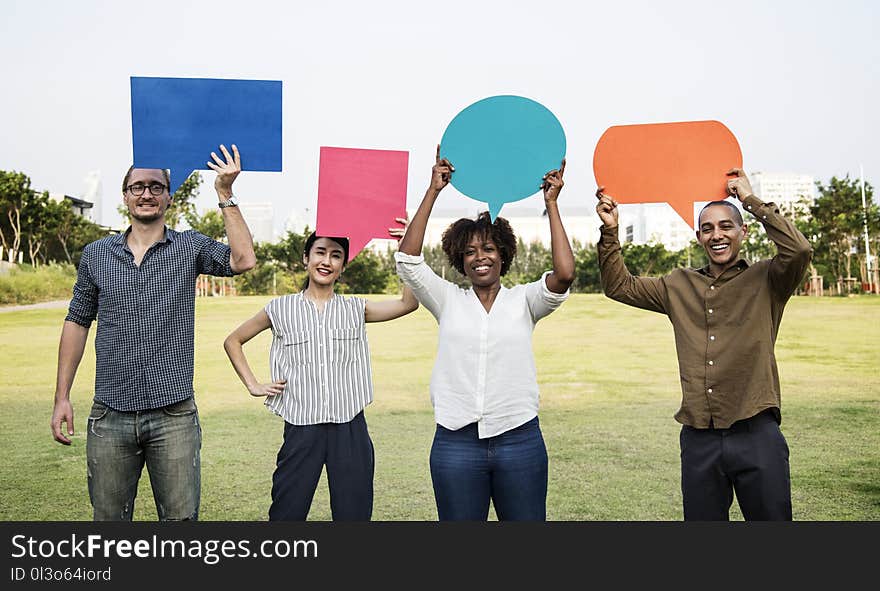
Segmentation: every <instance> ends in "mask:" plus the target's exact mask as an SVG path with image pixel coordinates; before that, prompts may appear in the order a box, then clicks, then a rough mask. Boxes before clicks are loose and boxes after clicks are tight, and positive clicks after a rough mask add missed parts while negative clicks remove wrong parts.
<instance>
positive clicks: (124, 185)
mask: <svg viewBox="0 0 880 591" xmlns="http://www.w3.org/2000/svg"><path fill="white" fill-rule="evenodd" d="M132 170H134V164H132V165H131V166H129V167H128V172H126V173H125V178H124V179H122V192H123V193H125V190H126V189H127V188H128V177H130V176H131V171H132ZM161 170H162V174H163V175H164V176H165V186H166V187H167V188H168V194H169V195H170V194H171V172H170V171H169V170H168V169H167V168H163V169H161Z"/></svg>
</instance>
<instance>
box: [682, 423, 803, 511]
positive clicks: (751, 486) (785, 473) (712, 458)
mask: <svg viewBox="0 0 880 591" xmlns="http://www.w3.org/2000/svg"><path fill="white" fill-rule="evenodd" d="M680 441H681V492H682V496H683V500H684V518H685V520H686V521H690V520H695V521H696V520H702V521H710V520H713V521H719V520H720V521H726V520H728V519H729V518H730V516H729V510H730V505H731V503H732V502H733V493H734V491H735V492H736V499H737V501H738V502H739V507H740V509H741V510H742V514H743V517H745V519H747V520H762V521H790V520H791V479H790V477H789V465H788V444H787V443H786V442H785V437H784V436H783V435H782V432H781V431H780V430H779V424H778V423H777V422H776V418H775V417H774V416H773V414H772V413H771V412H770V411H769V410H768V411H764V412H761V413H759V414H757V415H755V416H753V417H751V418H749V419H744V420H742V421H737V422H736V423H734V424H733V425H731V426H730V428H728V429H695V428H693V427H688V426H687V425H685V426H683V427H682V429H681V435H680Z"/></svg>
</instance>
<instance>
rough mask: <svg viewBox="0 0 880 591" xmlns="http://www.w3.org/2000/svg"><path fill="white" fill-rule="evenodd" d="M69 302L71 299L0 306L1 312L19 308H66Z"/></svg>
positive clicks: (13, 310)
mask: <svg viewBox="0 0 880 591" xmlns="http://www.w3.org/2000/svg"><path fill="white" fill-rule="evenodd" d="M69 304H70V300H53V301H51V302H40V303H38V304H24V305H21V306H0V312H15V311H18V310H39V309H41V308H66V307H67V306H68V305H69Z"/></svg>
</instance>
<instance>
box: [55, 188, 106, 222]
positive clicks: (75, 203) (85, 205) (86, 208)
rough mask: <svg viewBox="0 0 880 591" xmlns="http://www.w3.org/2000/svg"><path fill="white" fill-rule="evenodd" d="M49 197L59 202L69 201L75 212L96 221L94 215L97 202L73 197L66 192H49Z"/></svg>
mask: <svg viewBox="0 0 880 591" xmlns="http://www.w3.org/2000/svg"><path fill="white" fill-rule="evenodd" d="M49 199H51V200H53V201H55V202H57V203H63V202H67V203H69V204H70V207H71V209H73V213H75V214H76V215H79V216H82V217H84V218H86V219H88V220H91V221H93V222H94V221H95V219H94V218H93V217H92V212H93V210H94V207H95V204H94V203H92V202H91V201H86V200H85V199H80V198H79V197H73V196H71V195H65V194H64V193H49ZM96 223H97V222H96Z"/></svg>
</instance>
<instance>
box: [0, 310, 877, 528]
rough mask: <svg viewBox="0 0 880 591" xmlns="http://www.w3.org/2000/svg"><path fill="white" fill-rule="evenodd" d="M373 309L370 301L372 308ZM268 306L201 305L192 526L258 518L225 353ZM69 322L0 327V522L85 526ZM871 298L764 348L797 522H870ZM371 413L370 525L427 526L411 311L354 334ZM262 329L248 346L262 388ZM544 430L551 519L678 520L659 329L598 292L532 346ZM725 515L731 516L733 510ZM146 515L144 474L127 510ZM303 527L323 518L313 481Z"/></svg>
mask: <svg viewBox="0 0 880 591" xmlns="http://www.w3.org/2000/svg"><path fill="white" fill-rule="evenodd" d="M376 297H382V296H376ZM268 299H269V298H267V297H236V298H224V299H221V298H217V299H211V298H207V299H200V300H199V302H198V308H197V320H196V324H197V333H196V382H195V389H196V401H197V402H198V404H199V408H200V413H201V419H202V429H203V440H204V444H203V448H202V506H201V519H203V520H264V519H266V514H267V511H268V507H269V501H270V496H269V495H270V487H271V477H272V470H273V468H274V462H275V454H276V452H277V450H278V446H279V445H280V442H281V429H282V422H281V419H280V418H279V417H276V416H274V415H273V414H271V413H270V412H269V411H267V410H266V409H265V408H264V407H263V406H262V404H261V402H260V401H259V400H257V399H254V398H252V397H250V396H249V395H248V393H247V391H246V390H245V389H244V387H243V386H241V384H240V382H239V381H238V378H237V376H236V375H235V372H234V371H233V369H232V366H231V365H230V364H229V362H228V361H227V359H226V356H225V354H224V353H223V348H222V341H223V339H224V338H225V336H226V335H227V334H228V333H229V332H230V331H231V330H232V329H233V328H234V327H235V326H237V325H238V324H239V323H240V322H241V321H243V320H245V319H246V318H248V317H250V316H251V315H253V314H254V313H255V312H257V311H258V310H259V309H260V307H261V306H263V305H264V304H265V302H266V301H268ZM65 313H66V311H65V310H63V309H54V310H27V311H19V312H2V313H0V355H2V357H0V359H2V364H3V365H2V368H3V374H2V375H3V379H2V381H0V453H2V462H0V520H13V521H15V520H88V519H90V518H91V507H90V505H89V502H88V492H87V489H86V473H85V422H86V417H87V415H88V409H89V405H90V400H91V388H92V385H93V382H94V364H95V361H94V349H93V346H94V345H93V338H94V330H92V331H91V334H90V341H89V344H88V346H87V351H86V355H85V357H84V359H83V362H82V364H81V366H80V371H79V373H78V376H77V379H76V382H75V384H74V391H73V394H72V400H73V404H74V410H75V413H76V421H75V423H76V435H75V436H74V441H73V445H72V446H70V447H65V446H61V445H58V444H57V443H55V442H54V441H53V440H52V436H51V433H50V430H49V419H50V416H51V412H52V395H53V390H54V382H55V369H56V359H57V347H58V337H59V335H60V331H61V324H62V321H63V318H64V316H65ZM878 313H880V298H877V297H869V296H862V297H855V298H806V297H798V298H794V299H793V300H792V301H791V303H790V304H789V306H788V309H787V311H786V314H785V319H784V320H783V323H782V330H781V332H780V335H779V342H778V344H777V356H778V359H779V370H780V376H781V381H782V401H783V409H782V411H783V422H782V429H783V431H784V433H785V435H786V437H787V439H788V443H789V447H790V448H791V469H792V489H793V490H792V494H793V505H794V517H795V519H798V520H878V519H880V401H878V400H880V396H878V391H880V388H878V377H877V371H878V369H880V368H878V360H880V355H878V345H880V322H878V317H880V316H878ZM368 332H369V338H370V344H371V350H372V355H373V374H374V382H375V398H376V401H375V402H374V403H373V404H372V405H371V406H369V407H368V408H367V411H366V414H367V422H368V425H369V428H370V433H371V435H372V437H373V441H374V444H375V448H376V494H375V505H374V511H373V517H374V519H376V520H434V519H436V510H435V507H434V500H433V491H432V489H431V479H430V474H429V471H428V452H429V449H430V445H431V439H432V436H433V428H434V427H433V425H434V423H433V414H432V410H431V406H430V401H429V398H428V381H429V379H430V373H431V366H432V363H433V358H434V351H435V347H436V335H437V326H436V323H435V322H434V320H433V318H432V317H431V316H430V315H429V314H428V312H427V311H426V310H424V308H420V309H419V310H418V311H417V312H416V313H414V314H411V315H410V316H407V317H405V318H403V319H400V320H397V321H393V322H388V323H380V324H371V325H368ZM268 337H269V333H268V332H266V333H263V334H262V335H260V336H259V337H257V339H255V340H254V341H252V342H251V343H249V344H248V345H246V351H247V352H248V354H249V357H250V360H251V362H252V364H253V366H254V368H255V370H256V371H257V373H258V374H260V375H262V376H263V377H268V372H267V361H268V342H269V339H268ZM534 348H535V355H536V363H537V367H538V377H539V381H540V387H541V414H540V420H541V427H542V430H543V432H544V437H545V439H546V442H547V447H548V452H549V455H550V487H549V492H548V518H549V519H551V520H577V521H583V520H678V519H681V492H680V490H679V461H678V454H679V451H678V431H679V425H678V424H677V423H676V422H675V421H674V420H673V418H672V415H673V414H674V413H675V411H676V410H677V409H678V404H679V401H680V391H679V384H678V369H677V365H676V358H675V351H674V343H673V337H672V329H671V327H670V325H669V322H668V321H667V320H666V318H665V317H664V316H661V315H659V314H653V313H649V312H643V311H640V310H636V309H634V308H629V307H626V306H624V305H622V304H618V303H615V302H612V301H610V300H608V299H606V298H605V297H604V296H600V295H574V296H572V297H571V298H570V299H569V301H568V302H566V303H565V304H564V305H563V306H562V308H560V309H559V310H558V311H557V312H555V313H553V314H552V315H550V316H549V317H547V318H545V319H544V320H542V321H541V322H540V323H539V324H538V327H537V329H536V330H535V336H534ZM731 515H732V517H733V518H734V519H741V515H740V514H739V512H738V509H737V508H736V502H734V508H733V509H732V511H731ZM135 518H136V519H138V520H153V519H155V518H156V511H155V507H154V505H153V499H152V493H151V491H150V488H149V482H148V478H147V473H146V471H144V477H143V478H142V481H141V487H140V493H139V495H138V502H137V505H136V510H135ZM310 519H314V520H328V519H330V509H329V500H328V495H327V487H326V481H325V480H324V479H323V478H322V481H321V483H320V484H319V488H318V493H317V494H316V497H315V502H314V504H313V507H312V511H311V514H310Z"/></svg>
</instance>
